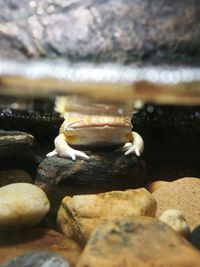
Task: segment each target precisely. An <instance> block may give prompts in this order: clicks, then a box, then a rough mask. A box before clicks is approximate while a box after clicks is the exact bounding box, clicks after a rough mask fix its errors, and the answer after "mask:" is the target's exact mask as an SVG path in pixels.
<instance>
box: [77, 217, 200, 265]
mask: <svg viewBox="0 0 200 267" xmlns="http://www.w3.org/2000/svg"><path fill="white" fill-rule="evenodd" d="M199 262H200V253H199V251H198V250H197V249H195V248H194V247H193V246H192V245H191V244H190V243H189V242H188V241H186V239H185V238H183V237H182V236H180V235H179V234H177V233H176V232H175V231H173V230H172V229H171V228H170V227H169V226H167V225H166V224H165V223H163V222H161V221H159V220H157V219H155V218H150V217H145V216H142V217H141V216H135V217H128V218H127V217H126V218H123V219H120V220H114V221H109V222H107V223H105V224H103V225H101V226H100V227H98V228H97V229H96V230H95V231H94V232H93V233H92V235H91V237H90V239H89V241H88V243H87V245H86V247H85V249H84V251H83V253H82V255H81V257H80V259H79V261H78V264H77V267H86V266H87V267H102V266H104V267H117V266H120V267H132V266H137V267H161V266H162V267H198V266H199Z"/></svg>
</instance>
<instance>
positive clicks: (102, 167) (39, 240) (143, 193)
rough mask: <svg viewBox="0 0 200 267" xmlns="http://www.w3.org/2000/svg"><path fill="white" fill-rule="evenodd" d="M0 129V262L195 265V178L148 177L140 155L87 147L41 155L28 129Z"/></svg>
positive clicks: (8, 266)
mask: <svg viewBox="0 0 200 267" xmlns="http://www.w3.org/2000/svg"><path fill="white" fill-rule="evenodd" d="M154 126H155V124H154ZM156 129H158V128H156ZM170 129H171V130H173V134H172V135H173V136H174V132H175V127H171V128H170ZM190 129H191V127H190ZM163 131H164V130H163ZM159 133H160V132H159ZM196 133H197V130H196V131H193V133H192V134H193V136H194V135H195V136H196ZM3 134H4V138H2V139H0V142H1V147H2V151H1V154H0V162H1V170H0V186H1V187H0V211H1V212H0V236H1V238H0V265H1V266H4V267H12V266H20V267H25V266H26V267H31V266H38V267H43V266H45V267H46V266H47V267H51V266H61V267H62V266H63V267H65V266H72V267H73V266H94V267H95V266H119V265H120V266H133V265H137V266H152V267H153V266H154V267H157V266H159V267H160V266H164V267H165V266H166V267H169V266H174V267H175V266H176V267H179V266H181V267H185V266H188V267H190V266H194V267H196V266H199V261H200V253H199V250H198V249H199V248H200V241H199V240H200V228H199V227H200V225H199V222H200V215H199V214H200V210H199V207H200V203H199V199H200V198H199V196H200V191H199V190H200V179H199V178H195V177H185V178H181V179H178V180H174V179H175V178H174V177H173V176H172V177H171V180H174V181H172V182H169V180H170V179H168V177H167V179H160V180H159V181H155V182H153V183H150V184H149V183H147V182H148V181H147V179H145V172H146V164H145V162H144V160H143V157H142V158H141V159H139V158H137V157H135V156H129V157H125V156H124V155H123V154H122V153H120V152H119V151H118V152H111V151H104V152H102V151H96V152H94V151H91V152H88V153H90V161H87V160H77V161H76V162H73V161H71V160H67V159H62V158H58V157H56V156H55V157H52V158H48V159H47V158H46V159H44V157H45V151H43V154H37V153H38V150H37V142H36V140H35V138H34V137H33V136H32V135H30V134H27V133H26V132H20V133H19V132H13V131H12V132H10V131H7V132H6V131H4V132H3ZM181 134H182V135H183V136H185V135H184V134H183V133H182V132H181V133H180V135H181ZM192 134H191V136H192ZM188 135H189V136H190V132H189V133H188V131H187V136H188ZM26 136H27V138H26ZM30 136H31V137H30ZM150 136H151V137H152V135H151V134H150ZM167 136H169V133H167ZM10 137H12V138H11V139H9V138H10ZM22 137H23V138H22ZM159 138H161V136H160V135H159ZM174 138H175V136H174ZM8 140H12V142H11V143H9V142H8ZM18 140H19V144H18ZM21 140H23V141H21ZM147 140H148V139H147ZM170 140H172V139H170ZM176 140H177V138H176ZM187 140H188V142H189V143H188V144H187V146H189V144H193V142H194V141H190V139H187ZM158 141H159V140H158ZM158 145H159V142H158V143H155V144H154V147H155V149H156V146H158ZM146 146H147V147H146V148H147V153H148V150H149V148H150V147H149V144H148V141H147V142H146ZM166 146H167V144H166ZM7 147H8V149H7ZM192 148H194V146H192ZM48 149H49V148H48ZM188 153H189V152H188ZM194 153H196V152H195V151H194ZM146 155H147V154H146ZM153 156H155V155H154V154H153ZM171 156H172V157H173V155H171ZM146 157H147V156H146ZM144 158H145V157H144ZM29 161H33V162H34V164H31V165H30V164H29V163H28V162H29ZM3 162H4V163H6V164H5V165H4V164H2V163H3ZM19 162H20V164H19ZM148 162H149V161H148ZM21 163H22V164H21ZM21 166H22V168H21ZM158 167H159V166H158ZM34 168H35V169H36V168H37V173H36V171H33V169H34ZM147 178H149V177H148V176H147ZM149 180H153V178H150V179H149ZM166 180H168V181H166ZM144 187H145V188H146V189H145V188H144ZM161 255H162V256H161ZM180 255H181V256H180ZM36 259H37V260H36Z"/></svg>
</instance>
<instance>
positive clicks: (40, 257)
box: [2, 251, 70, 267]
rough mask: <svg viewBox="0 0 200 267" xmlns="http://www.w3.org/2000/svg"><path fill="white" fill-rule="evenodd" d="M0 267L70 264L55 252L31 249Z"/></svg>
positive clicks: (55, 266)
mask: <svg viewBox="0 0 200 267" xmlns="http://www.w3.org/2000/svg"><path fill="white" fill-rule="evenodd" d="M2 267H70V265H69V264H68V263H67V262H66V261H65V260H64V259H63V258H62V257H60V256H58V255H56V254H55V253H52V252H48V251H43V252H39V251H31V252H28V253H26V254H23V255H20V256H18V257H17V258H15V259H13V260H11V261H10V262H8V263H7V264H4V265H3V266H2Z"/></svg>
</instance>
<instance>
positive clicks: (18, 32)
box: [0, 0, 200, 62]
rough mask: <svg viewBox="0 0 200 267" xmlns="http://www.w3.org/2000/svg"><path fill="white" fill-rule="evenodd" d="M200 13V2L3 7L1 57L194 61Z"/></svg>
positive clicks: (198, 48)
mask: <svg viewBox="0 0 200 267" xmlns="http://www.w3.org/2000/svg"><path fill="white" fill-rule="evenodd" d="M199 7H200V6H199V2H198V1H197V0H195V1H193V2H192V3H190V2H188V1H186V0H184V1H181V2H179V1H178V2H177V1H172V0H170V1H169V0H168V1H167V0H160V1H159V3H158V2H157V1H154V2H152V1H151V0H145V1H144V0H143V1H138V0H134V1H133V0H125V1H122V0H117V1H116V0H107V1H99V0H97V1H94V0H86V1H84V2H83V1H81V0H76V1H72V2H69V3H68V2H66V1H64V0H61V1H51V2H49V1H48V0H43V1H40V0H36V1H35V2H34V4H32V3H31V4H29V2H27V1H17V0H13V1H11V2H10V1H9V2H6V3H4V2H2V3H0V40H1V42H0V56H1V58H12V59H13V58H15V59H16V58H17V59H24V58H30V57H34V58H37V57H54V58H55V57H62V58H63V57H67V58H69V59H72V60H83V59H85V60H91V61H97V62H102V61H120V62H133V61H134V60H138V59H144V60H146V59H152V58H153V59H163V58H164V59H171V58H184V59H185V58H187V57H194V59H195V57H197V56H199V51H200V41H199V40H200V32H199V26H198V22H199V17H200V8H199ZM24 10H26V14H24ZM183 17H184V19H183ZM63 25H65V27H63ZM72 29H73V30H72Z"/></svg>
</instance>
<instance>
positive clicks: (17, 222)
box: [0, 183, 50, 228]
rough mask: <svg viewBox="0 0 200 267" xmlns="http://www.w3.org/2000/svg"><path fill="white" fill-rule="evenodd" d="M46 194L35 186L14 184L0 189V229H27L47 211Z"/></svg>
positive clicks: (37, 221)
mask: <svg viewBox="0 0 200 267" xmlns="http://www.w3.org/2000/svg"><path fill="white" fill-rule="evenodd" d="M49 207H50V205H49V201H48V199H47V197H46V194H45V193H44V192H43V191H42V190H41V189H40V188H39V187H37V186H35V185H32V184H28V183H14V184H9V185H6V186H3V187H1V188H0V228H7V227H10V228H13V227H17V228H18V227H29V226H33V225H35V224H37V223H39V222H40V221H41V220H42V218H43V217H44V216H45V214H46V213H47V212H48V210H49Z"/></svg>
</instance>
